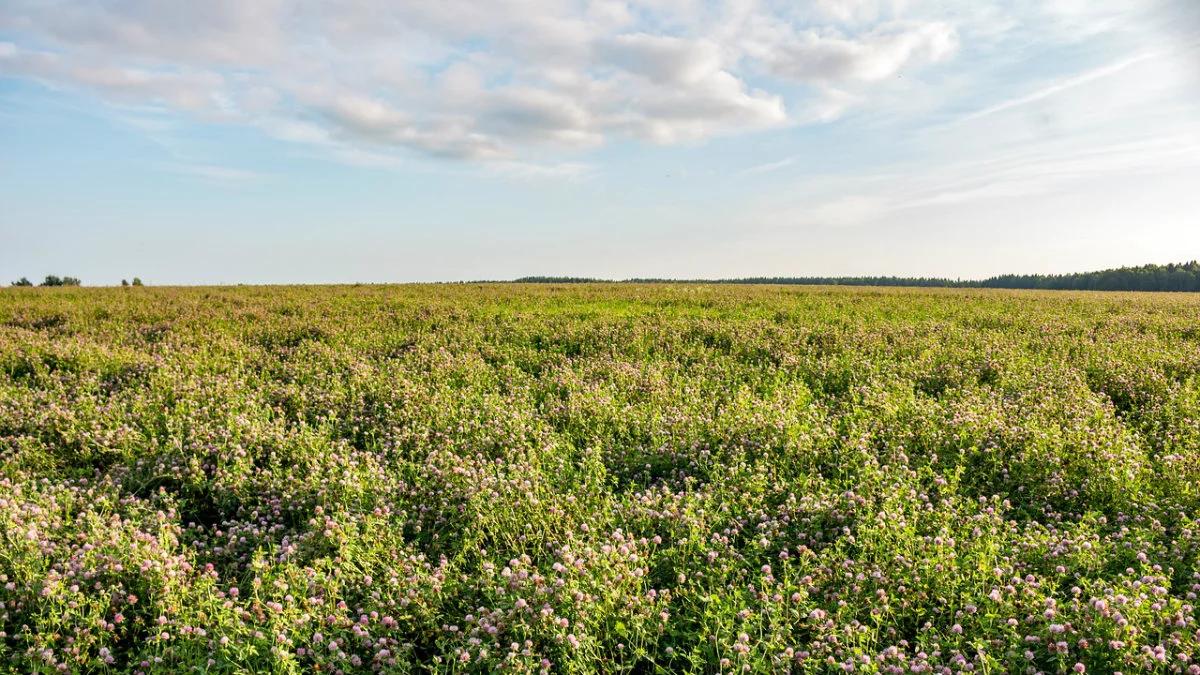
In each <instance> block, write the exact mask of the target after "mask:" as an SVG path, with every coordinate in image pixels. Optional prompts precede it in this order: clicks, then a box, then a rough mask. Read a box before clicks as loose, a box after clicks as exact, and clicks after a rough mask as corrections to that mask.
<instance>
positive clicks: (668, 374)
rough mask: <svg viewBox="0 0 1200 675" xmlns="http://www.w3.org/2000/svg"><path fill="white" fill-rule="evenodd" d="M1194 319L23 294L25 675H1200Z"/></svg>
mask: <svg viewBox="0 0 1200 675" xmlns="http://www.w3.org/2000/svg"><path fill="white" fill-rule="evenodd" d="M1198 555H1200V296H1198V295H1194V294H1134V293H1119V294H1118V293H1112V294H1107V293H1071V292H1025V291H989V290H949V289H945V290H938V289H926V290H905V289H886V290H881V289H875V288H856V289H846V288H840V289H839V288H829V287H803V288H799V287H775V286H755V287H741V286H720V287H716V286H699V285H653V286H637V285H582V284H581V285H562V286H554V285H532V286H522V285H457V286H342V287H295V288H284V287H274V288H270V287H239V288H232V287H231V288H193V289H169V288H134V289H8V290H4V291H0V582H2V583H0V671H12V672H55V671H67V672H79V671H87V672H135V671H136V672H144V673H152V672H154V673H179V672H196V671H199V672H210V673H228V672H243V673H249V672H296V673H299V672H322V673H327V672H345V673H352V672H369V671H386V672H410V671H414V672H424V671H439V672H494V671H506V672H540V671H549V672H565V673H590V672H603V673H619V672H636V673H656V672H680V671H684V672H717V671H724V672H757V673H765V672H786V671H788V670H789V669H790V670H792V671H795V672H841V671H855V672H883V673H900V672H914V673H939V672H940V673H951V672H953V673H959V672H975V673H987V672H990V673H1001V672H1031V673H1032V672H1037V671H1042V672H1047V673H1055V672H1085V671H1086V672H1092V673H1108V672H1113V671H1123V672H1126V673H1133V672H1164V673H1165V672H1183V673H1200V665H1197V664H1195V663H1193V662H1192V658H1193V655H1196V656H1197V658H1200V626H1198V625H1197V619H1198V618H1200V612H1198V610H1197V608H1196V595H1197V593H1198V592H1200V563H1198Z"/></svg>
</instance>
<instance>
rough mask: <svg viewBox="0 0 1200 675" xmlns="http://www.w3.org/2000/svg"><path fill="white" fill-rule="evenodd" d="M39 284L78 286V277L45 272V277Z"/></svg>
mask: <svg viewBox="0 0 1200 675" xmlns="http://www.w3.org/2000/svg"><path fill="white" fill-rule="evenodd" d="M38 285H39V286H78V285H80V281H79V279H76V278H75V277H60V276H56V275H54V274H47V275H46V279H45V280H44V281H42V283H40V284H38Z"/></svg>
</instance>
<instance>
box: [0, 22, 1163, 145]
mask: <svg viewBox="0 0 1200 675" xmlns="http://www.w3.org/2000/svg"><path fill="white" fill-rule="evenodd" d="M1097 1H1098V2H1100V4H1101V5H1102V7H1100V8H1099V9H1096V10H1095V11H1092V12H1089V11H1088V7H1091V6H1092V4H1093V3H1085V4H1080V3H1077V2H1073V0H1055V1H1054V2H1051V3H1046V2H1041V1H1040V0H1019V1H1018V2H1016V3H1013V4H1012V5H1011V6H1012V7H1015V8H1016V9H1010V8H1009V5H1008V4H998V3H984V2H977V1H976V0H969V1H968V0H944V1H943V0H939V1H938V2H934V1H933V0H849V1H845V0H842V1H838V2H834V1H832V0H817V1H815V2H813V3H785V2H777V1H772V0H720V1H718V2H702V1H700V0H493V1H491V2H482V3H481V2H477V1H475V0H439V1H438V2H428V1H426V0H341V1H339V2H319V1H318V0H256V1H255V2H246V1H245V0H211V1H208V2H201V3H197V2H190V1H185V0H92V1H89V2H77V1H72V0H8V2H6V3H5V9H4V11H3V12H0V31H3V34H4V35H5V36H6V38H7V39H8V40H10V42H0V72H3V73H6V74H8V75H11V76H16V77H25V78H33V79H37V80H40V81H42V82H45V83H47V84H49V85H51V86H66V87H77V88H81V89H86V90H89V91H92V92H95V93H96V94H97V95H98V96H100V97H102V98H104V99H106V100H112V101H117V102H121V103H127V104H128V103H143V104H153V105H158V106H162V107H165V108H168V109H172V110H179V111H184V112H187V113H191V114H202V115H205V116H208V117H215V118H220V119H222V120H225V121H229V122H235V123H242V124H247V125H249V126H252V127H255V128H258V129H261V130H263V131H264V132H265V133H267V134H269V135H271V136H272V137H274V138H278V139H282V140H286V141H289V142H295V143H304V144H309V145H312V146H314V147H317V148H321V149H323V150H326V151H328V152H329V153H330V154H331V155H332V156H339V157H350V156H367V157H373V156H379V155H382V156H384V157H390V156H393V155H404V154H406V153H417V154H429V155H435V156H440V157H455V158H464V159H474V160H487V161H509V162H512V161H527V160H528V159H529V157H530V156H532V155H534V154H544V153H545V152H547V151H548V150H556V151H558V152H560V153H570V152H576V151H579V150H580V149H587V148H594V147H597V146H600V145H603V144H605V143H608V142H612V141H614V140H618V139H640V140H648V141H651V142H654V143H680V142H693V141H702V140H704V139H708V138H711V137H714V136H717V135H722V134H733V133H742V132H748V131H753V130H758V129H765V128H771V127H777V126H781V125H787V124H814V123H822V122H827V121H829V120H833V119H836V118H838V117H839V116H841V115H843V114H844V113H845V112H846V111H847V110H853V109H857V108H863V107H867V106H869V105H871V103H872V102H873V101H879V100H881V98H880V96H881V95H882V94H877V93H878V92H886V94H887V96H891V97H892V98H893V99H894V98H895V97H896V94H895V92H897V91H904V82H903V81H901V80H899V79H898V77H897V76H900V75H906V76H909V77H912V78H920V77H921V73H922V70H921V69H922V68H928V67H930V66H933V65H936V64H943V63H947V62H950V61H952V60H953V58H954V57H955V55H956V54H957V53H958V52H959V51H960V48H962V49H966V48H968V47H969V46H970V45H972V44H975V45H978V44H983V43H985V42H987V41H988V40H993V41H994V40H996V39H997V38H996V36H997V35H1004V34H1006V33H1007V31H1013V30H1017V29H1019V28H1022V27H1023V29H1025V30H1043V31H1051V30H1057V31H1060V32H1061V33H1062V34H1063V35H1067V34H1069V33H1070V32H1071V31H1075V32H1080V31H1082V32H1083V33H1084V34H1088V35H1091V34H1094V33H1095V32H1096V31H1100V30H1104V27H1105V26H1111V25H1114V20H1113V17H1117V18H1120V17H1122V16H1123V15H1122V13H1121V4H1120V3H1119V2H1116V0H1097ZM1163 1H1164V2H1178V1H1179V0H1163ZM1064 39H1066V38H1064ZM1047 95H1048V94H1047ZM1016 104H1017V103H1009V104H1002V105H1016ZM985 112H986V110H985ZM980 114H984V113H980Z"/></svg>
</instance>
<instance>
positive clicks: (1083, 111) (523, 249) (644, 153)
mask: <svg viewBox="0 0 1200 675" xmlns="http://www.w3.org/2000/svg"><path fill="white" fill-rule="evenodd" d="M1197 186H1200V3H1196V2H1193V1H1191V0H1144V1H1135V2H1119V1H1115V0H1112V1H1108V0H1100V1H1099V2H1082V1H1079V0H1052V1H1049V2H1024V1H1021V2H1012V3H1007V2H1006V3H1001V2H967V1H960V0H953V1H951V2H937V3H935V2H932V1H924V0H911V1H904V0H892V1H888V0H878V1H875V0H855V1H853V2H831V1H825V0H817V1H814V2H811V3H805V4H803V5H797V6H793V5H792V4H791V3H775V2H767V1H762V2H759V1H756V0H728V1H725V2H700V1H694V2H693V1H691V0H642V1H639V2H623V1H621V0H591V1H582V0H581V1H578V2H568V1H566V0H561V1H560V0H506V1H503V2H495V3H486V4H479V3H471V2H465V1H459V0H450V1H448V2H441V3H420V2H382V1H380V0H352V1H348V2H343V3H333V4H318V3H311V2H308V1H307V0H270V1H269V2H261V3H244V2H237V1H235V0H220V1H218V2H213V3H204V4H193V3H180V2H148V1H146V0H125V1H117V0H104V1H101V2H69V1H68V2H46V1H44V0H43V1H38V0H12V1H11V2H7V3H5V6H4V7H3V8H0V274H2V275H4V276H3V277H2V278H0V281H3V282H4V283H8V281H11V280H13V279H17V278H19V277H21V276H25V277H28V278H29V279H31V280H33V281H35V282H37V281H38V280H40V279H41V278H42V277H44V276H45V275H47V274H58V275H70V276H75V277H79V278H81V279H82V280H83V282H84V283H85V284H86V285H112V284H117V283H119V282H120V280H121V279H122V278H126V279H132V278H133V277H134V276H138V277H141V278H142V279H144V280H145V281H146V282H147V283H152V284H156V285H174V284H178V285H209V284H222V283H247V284H268V283H378V282H396V283H399V282H427V281H470V280H477V279H497V280H504V279H513V278H517V277H522V276H530V275H546V276H575V277H597V278H605V279H627V278H633V277H663V278H676V279H699V278H704V279H720V278H739V277H773V276H793V277H800V276H901V277H944V278H961V279H983V278H987V277H991V276H995V275H1000V274H1033V273H1070V272H1086V271H1095V270H1102V269H1107V268H1114V267H1122V266H1132V265H1141V264H1147V263H1158V264H1166V263H1171V262H1184V261H1187V260H1192V259H1195V258H1200V217H1198V216H1197V214H1200V190H1198V189H1197Z"/></svg>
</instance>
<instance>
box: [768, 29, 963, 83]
mask: <svg viewBox="0 0 1200 675" xmlns="http://www.w3.org/2000/svg"><path fill="white" fill-rule="evenodd" d="M957 48H958V35H957V33H956V32H955V29H954V27H953V26H951V25H949V24H946V23H940V22H935V23H922V24H916V25H913V24H887V25H884V26H881V27H879V28H877V29H875V30H873V31H871V32H870V33H868V34H866V35H863V36H860V37H859V38H857V39H851V38H846V37H843V36H840V35H837V34H823V33H822V32H820V31H817V30H808V31H804V32H802V33H800V34H798V35H796V36H795V39H794V40H791V41H789V42H788V43H785V44H781V45H779V46H778V48H776V49H773V50H771V51H770V53H769V54H767V55H766V56H765V60H766V61H767V62H768V63H769V64H770V67H771V69H772V71H774V72H775V73H777V74H779V75H781V76H784V77H788V78H792V79H795V80H800V81H803V82H820V83H830V82H845V81H850V82H877V81H879V80H883V79H887V78H889V77H891V76H893V75H895V74H896V73H898V72H900V70H902V69H904V68H905V67H908V66H910V65H924V64H929V63H936V62H938V61H941V60H944V59H946V58H948V57H949V56H950V55H951V54H953V53H954V51H955V50H956V49H957Z"/></svg>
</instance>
